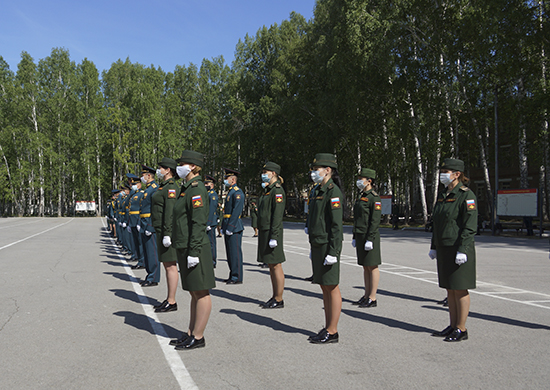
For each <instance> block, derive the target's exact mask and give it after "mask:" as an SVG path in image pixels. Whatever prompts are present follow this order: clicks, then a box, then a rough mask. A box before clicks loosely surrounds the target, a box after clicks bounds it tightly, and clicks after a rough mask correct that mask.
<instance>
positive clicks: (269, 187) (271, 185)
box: [264, 180, 281, 192]
mask: <svg viewBox="0 0 550 390" xmlns="http://www.w3.org/2000/svg"><path fill="white" fill-rule="evenodd" d="M279 183H281V181H280V180H275V181H274V182H273V183H271V184H270V185H267V186H265V188H264V189H265V190H266V192H267V191H268V190H270V189H272V188H273V187H275V186H276V185H277V184H279Z"/></svg>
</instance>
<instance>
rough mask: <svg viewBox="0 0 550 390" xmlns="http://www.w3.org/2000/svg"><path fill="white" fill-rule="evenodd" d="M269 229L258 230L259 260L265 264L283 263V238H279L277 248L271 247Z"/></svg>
mask: <svg viewBox="0 0 550 390" xmlns="http://www.w3.org/2000/svg"><path fill="white" fill-rule="evenodd" d="M269 232H270V231H269V230H260V231H259V232H258V262H260V263H265V264H279V263H283V262H284V261H285V260H286V259H285V252H284V251H283V240H282V239H279V240H277V246H276V247H275V248H270V247H269Z"/></svg>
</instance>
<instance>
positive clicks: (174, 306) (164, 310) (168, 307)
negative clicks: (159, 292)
mask: <svg viewBox="0 0 550 390" xmlns="http://www.w3.org/2000/svg"><path fill="white" fill-rule="evenodd" d="M176 310H178V304H177V303H173V304H171V303H168V301H166V305H163V306H161V307H158V308H156V309H155V313H168V312H170V311H176Z"/></svg>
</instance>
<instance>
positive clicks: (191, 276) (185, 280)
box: [176, 242, 216, 291]
mask: <svg viewBox="0 0 550 390" xmlns="http://www.w3.org/2000/svg"><path fill="white" fill-rule="evenodd" d="M176 252H177V256H178V266H179V270H180V276H181V286H182V288H183V289H184V290H186V291H202V290H209V289H211V288H214V287H216V279H215V276H214V263H213V262H212V252H211V250H210V242H208V244H203V245H202V248H201V255H200V256H199V264H197V265H196V266H195V267H193V268H187V253H188V250H187V249H178V250H177V251H176Z"/></svg>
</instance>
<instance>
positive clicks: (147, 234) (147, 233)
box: [145, 230, 153, 237]
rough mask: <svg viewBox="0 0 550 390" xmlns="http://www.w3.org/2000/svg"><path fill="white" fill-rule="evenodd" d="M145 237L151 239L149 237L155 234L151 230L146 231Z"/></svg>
mask: <svg viewBox="0 0 550 390" xmlns="http://www.w3.org/2000/svg"><path fill="white" fill-rule="evenodd" d="M145 235H146V236H147V237H149V236H152V235H153V233H151V232H150V231H149V230H146V231H145Z"/></svg>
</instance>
